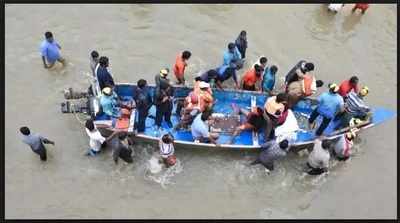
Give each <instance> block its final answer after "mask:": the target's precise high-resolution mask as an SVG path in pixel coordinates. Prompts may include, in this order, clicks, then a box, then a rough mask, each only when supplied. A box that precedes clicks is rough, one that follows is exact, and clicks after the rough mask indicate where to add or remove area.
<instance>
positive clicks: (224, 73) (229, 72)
mask: <svg viewBox="0 0 400 223" xmlns="http://www.w3.org/2000/svg"><path fill="white" fill-rule="evenodd" d="M236 69H237V67H236V68H235V66H234V65H233V66H232V64H231V66H229V65H223V66H221V67H218V68H216V69H215V70H216V71H217V73H218V75H217V78H216V79H215V80H216V82H215V84H216V85H217V87H218V88H219V89H221V90H222V89H223V88H222V82H224V81H226V80H228V79H229V78H231V77H232V78H233V80H234V81H235V88H236V89H239V82H238V80H237V76H236Z"/></svg>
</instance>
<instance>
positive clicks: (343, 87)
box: [338, 76, 359, 98]
mask: <svg viewBox="0 0 400 223" xmlns="http://www.w3.org/2000/svg"><path fill="white" fill-rule="evenodd" d="M351 90H354V92H355V93H358V90H359V89H358V77H357V76H352V77H351V78H350V79H349V80H345V81H343V82H342V83H340V86H339V92H338V93H339V94H340V95H341V96H342V97H344V98H345V97H347V94H348V93H349V92H350V91H351Z"/></svg>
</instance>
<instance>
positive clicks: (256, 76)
mask: <svg viewBox="0 0 400 223" xmlns="http://www.w3.org/2000/svg"><path fill="white" fill-rule="evenodd" d="M262 71H263V68H262V67H261V66H260V65H258V64H255V65H254V68H252V69H250V70H248V71H247V72H246V73H245V74H244V76H243V78H242V88H243V90H248V91H261V73H262ZM257 82H258V86H257V87H256V83H257Z"/></svg>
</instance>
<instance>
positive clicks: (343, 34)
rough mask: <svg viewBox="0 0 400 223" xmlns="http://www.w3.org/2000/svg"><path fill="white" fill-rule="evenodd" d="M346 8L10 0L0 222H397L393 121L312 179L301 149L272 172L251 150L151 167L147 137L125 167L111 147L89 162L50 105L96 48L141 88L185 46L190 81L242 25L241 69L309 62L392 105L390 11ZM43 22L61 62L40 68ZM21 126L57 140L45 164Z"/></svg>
mask: <svg viewBox="0 0 400 223" xmlns="http://www.w3.org/2000/svg"><path fill="white" fill-rule="evenodd" d="M351 7H352V6H351V5H346V6H345V7H344V8H343V10H342V11H341V12H339V13H338V14H336V15H332V14H330V13H328V12H327V11H326V5H312V4H308V5H190V4H187V5H6V6H5V81H6V84H5V87H6V89H5V94H6V95H5V217H6V218H395V217H396V210H397V202H396V200H397V199H396V198H397V192H396V188H397V171H396V166H397V165H396V164H397V159H396V157H397V149H396V148H397V140H396V135H397V128H396V121H397V118H394V119H392V120H390V121H388V122H386V123H384V124H382V125H380V126H377V127H374V128H372V129H368V130H365V131H363V132H362V133H361V135H360V137H359V139H358V140H357V145H356V148H355V154H354V156H353V157H352V158H351V160H350V161H349V162H346V163H338V162H332V165H333V167H332V168H331V170H330V172H329V174H327V175H323V176H319V177H310V176H305V175H304V174H303V173H302V172H301V165H302V164H304V162H305V160H306V156H299V155H296V154H291V155H290V156H288V157H287V158H286V159H284V160H283V161H282V162H278V163H277V166H276V171H275V172H273V173H271V174H270V175H268V174H266V172H265V171H264V170H263V168H262V167H261V166H252V167H248V166H247V165H246V164H247V163H249V162H250V161H252V160H253V159H254V157H255V155H256V153H248V152H234V151H218V149H215V150H212V149H211V150H190V149H182V148H177V149H176V155H177V156H178V159H179V163H178V165H177V166H176V167H175V168H174V169H171V170H168V171H167V172H162V173H161V174H159V175H149V172H148V170H147V169H146V168H147V164H148V160H149V159H150V157H151V154H152V151H153V150H154V149H155V148H154V147H153V146H151V145H148V144H138V145H136V146H135V158H134V163H133V164H131V165H126V164H123V162H120V163H119V164H118V165H115V164H114V163H113V161H112V158H111V153H110V152H109V151H107V152H106V153H103V154H101V155H100V156H99V157H96V158H89V157H86V156H84V153H85V151H86V149H87V148H88V138H87V136H86V133H85V131H84V128H83V126H82V124H81V123H80V122H79V121H78V120H77V119H76V118H75V117H74V116H73V115H71V114H62V113H61V110H60V102H62V101H63V100H64V99H63V94H62V90H63V89H65V88H68V87H73V88H74V89H82V90H83V89H86V88H87V83H88V81H87V78H86V77H85V75H84V74H85V73H88V72H90V71H89V61H88V58H89V53H90V52H91V50H93V49H96V50H98V51H99V53H100V54H101V55H105V56H108V57H109V58H110V66H111V71H112V74H113V75H114V78H115V80H116V81H118V82H136V81H137V80H138V79H139V78H146V79H147V80H148V81H149V82H151V83H153V82H154V75H155V74H156V73H157V72H158V71H159V69H160V68H161V67H164V66H169V67H171V65H172V64H173V62H174V60H175V56H176V54H177V53H178V52H179V51H182V50H185V49H189V50H191V51H192V53H193V56H192V58H191V59H190V66H189V67H188V69H187V73H189V74H190V75H188V79H189V80H192V79H193V77H194V75H195V74H197V73H198V72H201V71H204V70H206V69H209V68H214V67H216V66H217V65H219V64H220V63H221V61H222V52H223V50H224V49H225V48H226V45H227V43H228V42H229V41H233V40H234V39H235V38H236V37H237V35H238V33H239V32H240V30H242V29H245V30H246V31H247V33H248V41H249V48H248V51H247V58H248V61H247V63H246V65H245V66H246V68H247V67H249V66H250V64H251V62H254V61H255V60H256V59H257V58H258V56H259V55H266V56H267V57H268V59H269V64H276V65H277V66H278V68H279V70H278V76H279V77H283V75H285V74H286V73H287V71H288V70H289V69H290V68H291V67H292V66H293V65H294V64H295V63H297V61H299V60H300V59H306V60H310V61H313V62H314V64H315V66H316V69H315V72H314V73H315V75H316V76H317V77H318V78H319V79H323V80H324V81H325V83H329V82H336V83H339V82H340V81H341V80H343V79H345V78H348V77H350V76H351V75H353V74H357V75H358V76H359V78H360V81H361V84H363V85H364V84H365V85H367V86H368V87H369V88H370V94H369V95H368V96H367V101H368V103H369V104H370V105H373V106H381V107H386V108H389V109H392V110H394V111H397V106H396V104H397V103H396V102H397V98H396V97H397V94H396V92H397V76H396V73H397V70H396V67H397V66H396V61H397V60H396V59H397V58H396V56H397V55H396V48H397V45H396V39H397V36H396V35H397V30H396V29H397V24H396V18H397V7H396V5H389V4H386V5H371V6H370V8H369V9H368V11H367V12H366V14H365V15H360V14H359V13H356V14H351ZM47 30H50V31H52V32H53V34H54V36H55V39H56V40H57V41H58V42H59V43H60V44H61V46H62V54H63V56H64V57H65V58H66V59H67V61H68V64H67V66H66V67H65V68H63V67H62V66H58V67H56V68H54V69H52V70H46V69H44V68H43V65H42V61H41V58H40V56H39V50H38V49H39V44H40V42H41V41H42V40H43V34H44V32H45V31H47ZM243 72H244V71H243ZM80 118H82V117H80ZM23 125H28V126H29V127H31V130H32V131H34V132H39V133H41V134H43V135H45V136H47V137H48V138H49V139H51V140H54V141H55V142H56V146H55V147H52V146H48V162H47V163H42V162H40V160H39V157H38V156H36V155H35V154H33V153H32V152H31V151H30V149H29V147H27V146H26V145H24V144H23V143H22V142H21V140H20V134H19V130H18V129H19V127H20V126H23Z"/></svg>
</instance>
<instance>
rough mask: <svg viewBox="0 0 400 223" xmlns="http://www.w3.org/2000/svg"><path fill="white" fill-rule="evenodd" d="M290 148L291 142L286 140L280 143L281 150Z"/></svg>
mask: <svg viewBox="0 0 400 223" xmlns="http://www.w3.org/2000/svg"><path fill="white" fill-rule="evenodd" d="M288 146H289V141H288V140H287V139H284V140H282V141H281V142H280V143H279V147H280V148H281V149H286V148H288Z"/></svg>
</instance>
